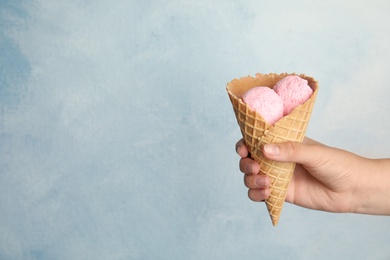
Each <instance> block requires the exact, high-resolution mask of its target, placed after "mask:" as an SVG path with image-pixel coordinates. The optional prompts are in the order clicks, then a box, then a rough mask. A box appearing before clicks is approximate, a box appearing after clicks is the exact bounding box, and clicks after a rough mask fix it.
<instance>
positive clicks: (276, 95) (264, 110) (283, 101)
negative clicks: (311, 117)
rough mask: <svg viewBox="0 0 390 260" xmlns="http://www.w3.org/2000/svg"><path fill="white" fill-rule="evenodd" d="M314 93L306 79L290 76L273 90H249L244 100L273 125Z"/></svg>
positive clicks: (244, 95)
mask: <svg viewBox="0 0 390 260" xmlns="http://www.w3.org/2000/svg"><path fill="white" fill-rule="evenodd" d="M312 93H313V90H312V89H311V88H310V86H309V85H308V82H307V80H306V79H303V78H301V77H299V76H297V75H290V76H286V77H284V78H282V79H281V80H279V81H278V82H277V83H276V84H275V86H274V87H273V89H272V88H270V87H265V86H261V87H254V88H251V89H249V90H247V91H246V92H245V93H244V94H243V95H242V100H243V102H244V103H245V104H247V105H248V106H249V108H251V109H252V110H254V111H256V112H257V113H259V114H260V115H261V116H262V117H263V118H264V120H265V121H266V122H267V123H268V124H270V125H273V124H275V123H276V122H277V121H278V120H279V119H281V118H282V117H283V116H286V115H288V114H290V113H291V112H292V111H293V110H294V109H295V108H296V107H297V106H299V105H302V104H303V103H305V101H306V100H308V99H309V98H310V96H311V94H312Z"/></svg>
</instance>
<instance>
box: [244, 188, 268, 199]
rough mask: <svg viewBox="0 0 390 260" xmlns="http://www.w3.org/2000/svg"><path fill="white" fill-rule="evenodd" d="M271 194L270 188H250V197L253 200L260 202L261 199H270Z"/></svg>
mask: <svg viewBox="0 0 390 260" xmlns="http://www.w3.org/2000/svg"><path fill="white" fill-rule="evenodd" d="M269 194H270V190H269V189H260V190H258V189H249V190H248V197H249V198H250V199H251V200H253V201H257V202H260V201H264V200H266V199H268V197H269Z"/></svg>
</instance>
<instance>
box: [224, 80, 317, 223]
mask: <svg viewBox="0 0 390 260" xmlns="http://www.w3.org/2000/svg"><path fill="white" fill-rule="evenodd" d="M289 75H297V74H294V73H293V74H287V73H283V74H274V73H272V74H256V77H251V76H248V77H243V78H241V79H234V80H232V81H231V82H229V83H228V85H227V86H226V90H227V92H228V95H229V98H230V101H231V102H232V105H233V110H234V113H235V115H236V118H237V122H238V124H239V126H240V130H241V133H242V136H243V137H244V140H245V144H246V146H247V147H248V149H249V152H250V156H251V157H252V158H253V159H254V160H256V161H257V162H258V163H259V164H260V173H261V174H266V175H267V176H269V177H270V179H271V186H270V191H271V194H270V196H269V198H268V199H267V200H266V201H265V203H266V205H267V208H268V212H269V214H270V217H271V220H272V224H273V225H274V226H276V225H277V224H278V221H279V217H280V213H281V211H282V208H283V204H284V201H285V199H286V195H287V188H288V185H289V183H290V180H291V177H292V175H293V173H294V169H295V163H281V162H275V161H272V160H269V159H267V158H265V157H264V156H263V153H262V148H263V146H264V144H267V143H282V142H288V141H291V142H302V141H303V138H304V137H305V132H306V128H307V125H308V123H309V119H310V115H311V112H312V110H313V106H314V102H315V99H316V96H317V92H318V82H317V81H316V80H315V79H314V78H312V77H309V76H306V75H303V74H301V75H298V76H300V77H301V78H304V79H306V80H307V81H308V84H309V86H310V87H311V88H312V89H313V94H312V95H311V97H310V98H309V99H308V100H307V101H306V102H305V103H303V104H302V105H300V106H298V107H296V108H295V109H294V110H293V111H292V112H291V113H290V114H289V115H287V116H284V117H283V118H281V119H280V120H279V121H277V122H276V123H275V124H274V125H270V124H268V123H267V122H266V121H265V120H264V119H263V118H262V117H261V115H259V114H258V113H256V112H255V111H253V110H251V109H250V108H249V107H248V106H247V105H246V104H245V103H243V101H242V100H241V96H242V94H244V93H245V92H246V91H247V90H248V89H250V88H253V87H256V86H267V87H270V88H273V86H274V85H275V84H276V82H278V81H279V80H280V79H282V78H284V77H286V76H289Z"/></svg>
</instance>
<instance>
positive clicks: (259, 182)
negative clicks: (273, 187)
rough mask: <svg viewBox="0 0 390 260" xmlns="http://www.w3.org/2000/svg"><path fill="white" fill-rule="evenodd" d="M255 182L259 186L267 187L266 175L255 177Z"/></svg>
mask: <svg viewBox="0 0 390 260" xmlns="http://www.w3.org/2000/svg"><path fill="white" fill-rule="evenodd" d="M255 184H256V186H257V187H259V188H268V186H269V181H268V178H267V177H266V176H259V177H258V178H256V179H255Z"/></svg>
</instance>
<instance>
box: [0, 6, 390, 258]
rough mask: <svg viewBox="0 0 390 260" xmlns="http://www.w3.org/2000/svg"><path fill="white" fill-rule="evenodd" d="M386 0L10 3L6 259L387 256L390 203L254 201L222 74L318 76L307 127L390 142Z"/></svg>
mask: <svg viewBox="0 0 390 260" xmlns="http://www.w3.org/2000/svg"><path fill="white" fill-rule="evenodd" d="M389 12H390V2H389V1H387V0H382V1H380V0H374V1H361V0H358V1H355V0H353V1H352V0H349V1H336V0H331V1H303V0H301V1H288V0H285V1H265V0H263V1H249V0H246V1H233V0H228V1H226V0H216V1H210V0H201V1H199V0H191V1H178V0H176V1H152V0H150V1H136V0H133V1H132V0H118V1H111V2H110V3H109V2H108V1H101V0H94V1H89V0H85V1H81V0H71V1H51V0H32V1H23V0H18V1H14V0H7V1H4V0H2V1H0V259H213V260H214V259H332V258H333V259H388V258H389V257H390V249H389V246H388V245H389V242H390V237H389V230H390V218H389V217H380V216H365V215H353V214H330V213H325V212H318V211H310V210H307V209H303V208H299V207H296V206H293V205H290V204H287V205H286V206H285V208H284V211H283V214H282V217H281V220H280V223H279V225H278V227H277V228H274V227H272V225H271V222H270V219H269V216H268V213H267V210H266V207H265V205H263V204H257V203H253V202H251V201H250V200H249V199H248V198H247V195H246V193H247V191H246V189H245V188H244V185H243V181H242V174H241V173H240V172H239V170H238V156H237V155H236V154H235V151H234V145H235V143H236V141H237V140H238V139H239V138H240V132H239V129H238V126H237V123H236V120H235V118H234V115H233V110H232V107H231V105H230V102H229V100H228V97H227V94H226V91H225V86H226V83H227V82H228V81H230V80H231V79H233V78H236V77H241V76H246V75H248V74H250V75H254V74H255V73H256V72H263V73H267V72H297V73H305V74H308V75H311V76H314V77H315V78H317V79H318V80H319V81H320V87H321V89H320V92H319V95H318V101H317V103H316V106H315V110H314V112H313V116H312V121H311V123H310V126H309V129H308V133H307V134H308V135H309V136H310V137H312V138H314V139H317V140H319V141H321V142H324V143H326V144H329V145H333V146H337V147H339V148H343V149H348V150H351V151H353V152H355V153H358V154H361V155H364V156H368V157H389V156H390V153H389V147H390V138H389V137H390V134H389V131H388V129H390V120H389V118H390V112H389V111H390V107H389V102H388V100H389V99H390V91H389V83H388V82H387V80H388V79H387V77H388V73H389V71H390V63H389V62H388V60H389V59H390V49H389V46H390V36H389V35H390V34H389V31H390V18H389V16H388V14H389Z"/></svg>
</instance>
